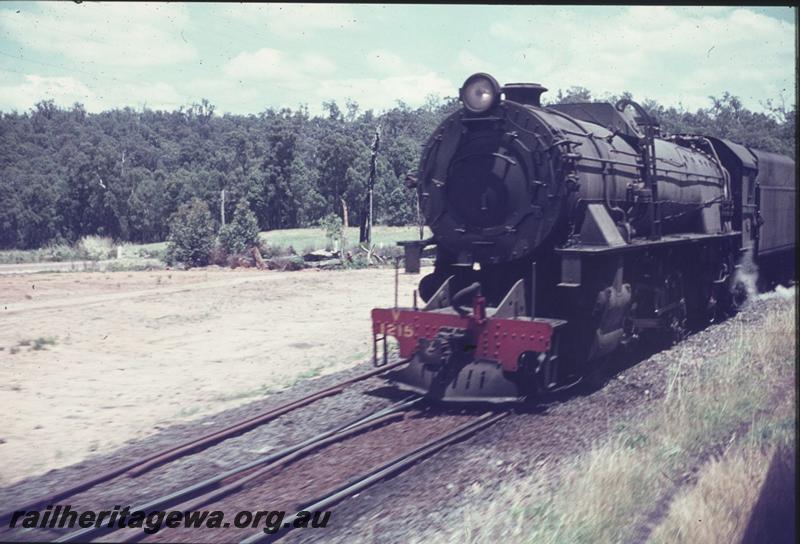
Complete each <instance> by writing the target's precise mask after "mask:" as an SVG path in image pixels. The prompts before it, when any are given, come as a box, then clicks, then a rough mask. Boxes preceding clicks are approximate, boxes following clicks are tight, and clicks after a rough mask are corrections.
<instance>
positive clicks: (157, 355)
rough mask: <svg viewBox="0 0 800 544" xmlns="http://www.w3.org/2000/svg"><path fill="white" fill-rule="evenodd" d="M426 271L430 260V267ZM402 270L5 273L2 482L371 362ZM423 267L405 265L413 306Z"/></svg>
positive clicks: (1, 288) (0, 316)
mask: <svg viewBox="0 0 800 544" xmlns="http://www.w3.org/2000/svg"><path fill="white" fill-rule="evenodd" d="M424 273H426V271H424V270H423V274H424ZM393 276H394V270H393V269H380V270H375V269H370V270H354V271H331V272H320V271H316V270H305V271H300V272H290V273H284V272H257V271H244V270H242V271H232V270H223V269H218V270H197V271H188V272H176V271H156V272H116V273H68V274H58V273H55V274H27V275H14V276H5V277H2V278H0V360H2V364H0V403H2V405H3V406H6V407H12V406H13V407H14V410H13V412H10V417H9V418H8V419H7V424H6V425H5V427H4V428H3V429H2V431H0V457H2V459H3V463H2V466H0V485H8V484H10V483H13V482H15V481H18V480H20V479H22V478H25V477H29V476H34V475H37V474H41V473H44V472H47V471H48V470H50V469H54V468H58V467H63V466H67V465H70V464H72V463H76V462H79V461H81V460H82V459H85V458H86V457H87V456H89V455H91V454H92V453H100V452H106V451H110V450H112V449H114V448H116V447H118V446H120V445H121V444H123V443H125V442H126V441H131V440H135V439H138V438H142V437H144V436H146V435H149V434H152V433H154V432H156V431H158V430H159V429H161V428H165V427H167V426H169V425H171V424H172V423H174V422H179V421H187V420H191V419H196V418H199V417H201V416H205V415H209V414H212V413H216V412H219V411H222V410H226V409H229V408H232V407H234V406H237V405H240V404H244V403H246V402H249V401H252V400H255V399H256V398H261V397H264V396H266V395H268V394H269V393H270V392H271V391H276V390H279V389H282V388H284V387H287V386H288V385H291V384H292V383H294V382H295V381H296V380H298V379H302V378H308V377H311V376H314V375H317V374H321V373H328V372H333V371H336V370H340V369H343V368H347V367H349V366H353V365H356V364H358V363H360V362H363V361H364V360H366V359H367V358H368V357H369V356H370V355H371V351H372V345H371V336H370V315H369V312H370V309H371V308H372V307H374V306H376V305H385V306H388V305H392V304H393V303H394V277H393ZM419 278H420V276H418V275H406V274H402V273H401V274H400V301H401V304H403V303H406V304H409V305H410V301H411V297H412V291H413V289H414V288H416V285H417V282H418V280H419Z"/></svg>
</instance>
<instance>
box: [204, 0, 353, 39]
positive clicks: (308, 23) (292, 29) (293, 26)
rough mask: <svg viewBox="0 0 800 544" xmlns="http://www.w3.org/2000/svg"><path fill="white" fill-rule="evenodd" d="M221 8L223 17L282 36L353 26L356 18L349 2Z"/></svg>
mask: <svg viewBox="0 0 800 544" xmlns="http://www.w3.org/2000/svg"><path fill="white" fill-rule="evenodd" d="M220 9H221V15H222V16H223V17H227V18H229V19H231V20H233V21H236V22H238V23H243V24H246V25H249V26H255V27H261V28H266V29H267V30H269V31H270V32H272V33H275V34H278V35H280V36H282V37H303V36H305V35H307V34H309V33H311V32H313V31H314V30H330V29H344V28H349V27H352V26H353V24H354V23H355V21H356V19H355V16H354V14H353V12H352V8H351V7H350V6H348V5H346V4H231V5H226V6H224V7H221V8H220Z"/></svg>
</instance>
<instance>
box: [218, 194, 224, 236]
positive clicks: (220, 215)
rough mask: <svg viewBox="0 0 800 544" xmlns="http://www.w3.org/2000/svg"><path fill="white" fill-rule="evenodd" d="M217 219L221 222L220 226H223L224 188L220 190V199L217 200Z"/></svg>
mask: <svg viewBox="0 0 800 544" xmlns="http://www.w3.org/2000/svg"><path fill="white" fill-rule="evenodd" d="M219 220H220V223H222V226H223V227H224V226H225V189H223V190H222V192H221V193H220V200H219Z"/></svg>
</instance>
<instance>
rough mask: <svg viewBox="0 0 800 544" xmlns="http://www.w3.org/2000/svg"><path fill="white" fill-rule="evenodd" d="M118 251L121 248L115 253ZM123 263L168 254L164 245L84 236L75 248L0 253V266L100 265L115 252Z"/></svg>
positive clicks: (63, 246) (53, 247)
mask: <svg viewBox="0 0 800 544" xmlns="http://www.w3.org/2000/svg"><path fill="white" fill-rule="evenodd" d="M118 248H120V249H119V250H118ZM118 251H119V252H120V253H119V254H120V256H121V257H122V258H125V259H161V260H163V258H164V255H165V253H166V251H167V243H166V242H156V243H153V244H130V243H127V242H125V243H121V244H114V243H113V242H112V241H111V239H110V238H101V237H98V236H86V237H84V238H82V239H81V240H79V241H78V242H76V243H75V244H53V245H49V246H46V247H43V248H39V249H10V250H4V251H0V264H29V263H50V262H64V261H102V260H106V259H115V258H116V257H117V254H118V253H117V252H118Z"/></svg>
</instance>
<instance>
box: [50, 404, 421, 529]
mask: <svg viewBox="0 0 800 544" xmlns="http://www.w3.org/2000/svg"><path fill="white" fill-rule="evenodd" d="M422 400H423V397H420V396H417V395H413V396H412V397H410V398H406V399H404V400H402V401H400V402H397V403H394V404H392V405H390V406H387V407H386V408H382V409H381V410H378V411H376V412H373V413H371V414H368V415H366V416H359V417H358V418H356V419H354V420H351V421H350V422H348V423H345V424H343V425H340V426H339V427H336V428H334V429H331V430H328V431H325V432H323V433H320V434H318V435H316V436H313V437H311V438H309V439H306V440H304V441H302V442H298V443H297V444H293V445H291V446H288V447H286V448H284V449H283V450H280V451H278V452H275V453H273V454H270V455H267V456H264V457H261V458H259V459H256V460H254V461H251V462H249V463H246V464H244V465H240V466H238V467H234V468H232V469H230V470H227V471H225V472H223V473H221V474H217V475H215V476H212V477H210V478H207V479H205V480H202V481H200V482H197V483H194V484H191V485H189V486H188V487H184V488H182V489H179V490H177V491H173V492H172V493H168V494H167V495H162V496H160V497H157V498H155V499H151V500H150V501H148V502H146V503H144V504H140V505H137V506H135V507H133V508H131V512H137V511H142V512H152V511H154V510H157V509H162V508H165V507H168V506H172V505H174V504H176V503H178V502H180V501H186V500H189V499H191V498H193V497H197V496H198V495H199V494H200V493H207V492H208V491H209V490H213V489H214V488H215V487H216V486H218V485H220V484H222V483H223V482H224V481H225V480H228V479H229V478H232V477H234V476H237V475H239V474H241V473H242V472H246V471H248V470H251V469H253V468H257V467H260V466H261V465H264V464H267V463H273V464H274V463H275V462H276V461H279V460H281V459H283V458H284V457H287V456H290V455H292V454H294V453H296V452H299V451H301V450H304V449H308V448H311V447H313V446H315V445H317V444H318V443H320V442H322V441H325V440H328V439H330V438H332V437H333V438H337V439H338V437H339V435H341V434H343V433H351V432H353V431H354V430H355V429H356V428H360V427H361V428H362V429H361V430H362V431H363V430H364V428H366V427H368V426H372V425H376V424H378V422H379V421H382V420H383V419H384V418H387V417H388V416H391V415H392V414H394V413H399V412H402V411H403V410H406V409H407V408H411V407H412V406H414V405H415V404H418V403H420V402H421V401H422ZM235 483H236V482H234V484H235ZM226 487H227V486H226ZM223 489H224V488H223ZM116 530H117V529H116V528H113V527H112V528H109V527H104V526H101V527H89V528H85V529H80V530H77V531H73V532H71V533H68V534H66V535H64V536H62V537H60V538H58V539H56V540H55V541H54V542H88V541H89V540H90V539H92V538H94V537H96V536H97V535H99V534H101V533H103V534H107V533H111V532H114V531H116ZM136 532H137V533H139V534H140V536H141V534H142V533H141V531H139V530H137V531H136Z"/></svg>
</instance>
